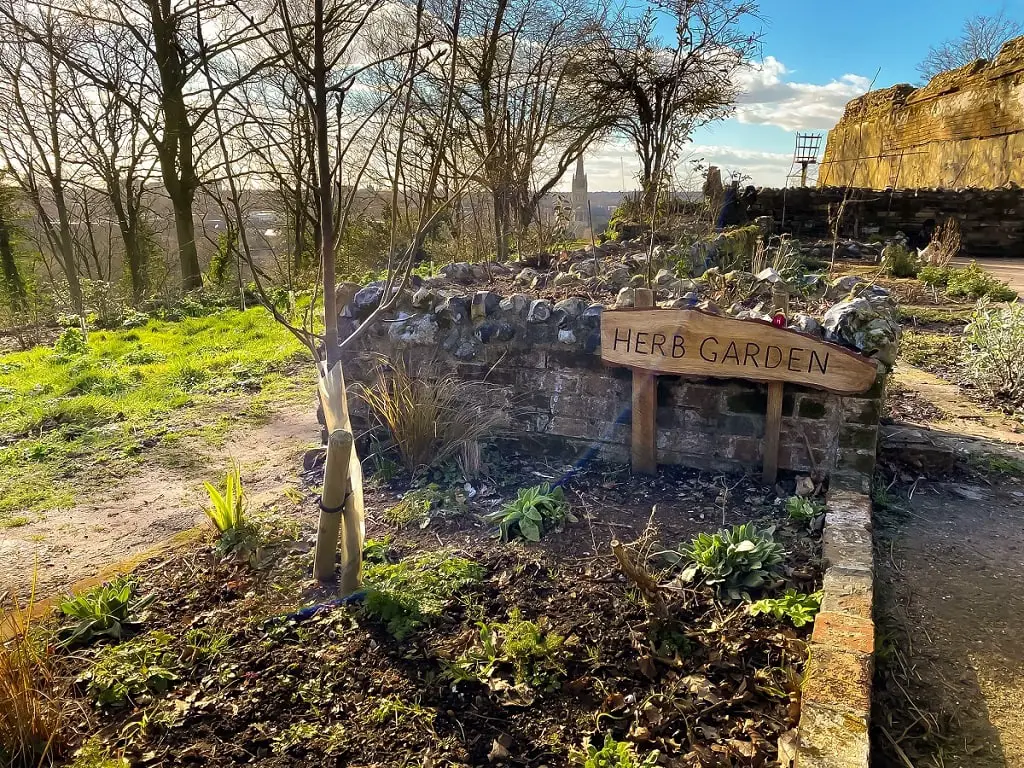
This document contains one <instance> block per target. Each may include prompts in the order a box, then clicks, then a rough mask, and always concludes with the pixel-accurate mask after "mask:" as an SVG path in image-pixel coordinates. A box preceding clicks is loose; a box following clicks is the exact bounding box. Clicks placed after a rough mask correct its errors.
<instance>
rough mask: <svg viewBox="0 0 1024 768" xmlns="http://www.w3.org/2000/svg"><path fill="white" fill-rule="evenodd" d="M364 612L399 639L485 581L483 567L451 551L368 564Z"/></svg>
mask: <svg viewBox="0 0 1024 768" xmlns="http://www.w3.org/2000/svg"><path fill="white" fill-rule="evenodd" d="M363 576H364V578H363V583H364V584H365V586H366V599H365V602H364V606H363V609H364V610H365V611H366V613H368V614H370V615H371V616H374V617H376V618H378V619H379V620H381V621H383V622H384V623H385V624H386V626H387V629H388V631H389V632H390V633H391V634H392V635H394V636H395V637H396V638H398V639H399V640H401V639H403V638H405V637H407V636H408V635H410V634H411V633H412V632H414V631H416V630H417V629H418V628H419V627H421V626H422V625H423V624H426V623H427V622H429V621H431V620H432V619H434V618H436V617H437V616H440V615H441V612H442V611H443V610H444V609H445V606H447V605H448V603H449V602H450V601H451V600H452V598H454V597H455V595H456V594H457V593H458V592H459V591H460V590H462V589H464V588H466V587H468V586H470V585H471V584H475V583H476V582H478V581H479V580H480V579H481V578H483V568H481V567H480V566H479V565H478V564H477V563H475V562H473V561H472V560H467V559H466V558H464V557H456V556H454V555H452V554H451V553H449V552H444V551H437V552H427V553H424V554H421V555H415V556H413V557H407V558H405V559H404V560H401V561H399V562H397V563H367V564H366V566H365V568H364V572H363Z"/></svg>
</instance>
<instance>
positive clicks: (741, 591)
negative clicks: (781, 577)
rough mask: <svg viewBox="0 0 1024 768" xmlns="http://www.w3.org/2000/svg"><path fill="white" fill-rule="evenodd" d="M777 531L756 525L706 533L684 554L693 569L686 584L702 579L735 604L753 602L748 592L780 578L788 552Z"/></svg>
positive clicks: (686, 572)
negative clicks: (774, 534)
mask: <svg viewBox="0 0 1024 768" xmlns="http://www.w3.org/2000/svg"><path fill="white" fill-rule="evenodd" d="M773 533H774V529H771V528H769V529H766V530H764V531H759V530H758V529H757V527H756V526H755V525H754V524H753V523H744V524H743V525H736V526H733V527H732V528H731V529H729V530H721V531H719V532H718V533H712V534H708V533H702V534H700V535H699V536H697V538H696V539H694V540H693V542H692V543H691V546H690V547H689V548H687V549H684V550H683V551H682V554H683V557H684V558H685V559H686V560H688V561H689V562H690V565H689V566H688V567H687V568H686V569H685V570H684V571H683V573H682V578H683V580H684V581H693V580H694V579H695V578H697V576H698V575H699V576H702V577H703V579H704V583H705V584H708V585H709V586H713V587H715V589H716V590H718V592H719V593H720V594H721V593H723V592H724V593H725V594H726V595H728V596H729V598H731V599H733V600H739V599H740V598H743V599H745V600H749V599H750V595H749V594H748V593H747V592H746V590H748V589H754V588H756V587H760V586H763V585H764V584H765V582H767V581H768V580H769V579H770V578H772V577H773V576H774V575H775V574H776V570H777V566H779V565H780V564H781V563H782V560H783V556H784V555H785V552H784V550H783V548H782V545H781V544H778V543H777V542H776V541H775V540H774V539H773V538H772V534H773Z"/></svg>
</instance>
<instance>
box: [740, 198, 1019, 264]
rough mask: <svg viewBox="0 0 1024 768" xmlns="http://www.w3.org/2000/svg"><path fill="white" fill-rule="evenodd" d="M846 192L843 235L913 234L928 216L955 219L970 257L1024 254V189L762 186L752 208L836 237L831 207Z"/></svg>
mask: <svg viewBox="0 0 1024 768" xmlns="http://www.w3.org/2000/svg"><path fill="white" fill-rule="evenodd" d="M844 197H845V198H846V200H847V203H846V208H845V210H844V214H843V219H842V222H841V226H840V229H839V234H840V236H841V237H847V238H853V239H856V240H862V241H863V240H867V239H869V238H870V237H872V236H878V237H882V238H885V237H891V236H893V235H895V234H896V233H897V232H903V233H904V234H906V235H914V234H916V233H918V232H920V231H921V228H922V226H923V224H924V222H925V221H927V220H928V219H934V220H935V221H936V222H942V221H944V220H945V219H947V218H954V219H956V220H957V221H958V222H959V223H960V227H961V230H962V232H963V241H964V246H965V248H966V253H967V255H968V256H971V257H973V258H983V257H1013V256H1024V189H994V190H983V189H965V190H954V189H911V190H896V191H887V192H876V191H873V190H870V189H851V190H847V189H845V188H841V187H817V188H810V187H804V188H795V189H762V190H761V191H760V192H759V193H758V199H757V204H756V205H755V206H754V208H753V209H752V211H751V212H752V213H753V214H754V215H757V216H771V217H772V218H773V219H774V220H775V224H776V227H775V228H776V231H778V232H787V233H790V234H793V235H795V236H798V237H802V238H820V239H831V237H832V232H831V223H830V221H829V215H830V214H829V211H830V209H831V210H832V211H835V210H838V208H839V205H840V204H841V203H842V202H843V199H844Z"/></svg>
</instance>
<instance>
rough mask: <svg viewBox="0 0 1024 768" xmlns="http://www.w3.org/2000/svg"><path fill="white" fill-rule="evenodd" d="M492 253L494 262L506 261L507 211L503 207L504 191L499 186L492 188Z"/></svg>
mask: <svg viewBox="0 0 1024 768" xmlns="http://www.w3.org/2000/svg"><path fill="white" fill-rule="evenodd" d="M492 198H493V200H494V251H495V261H499V262H502V263H504V262H506V261H508V209H507V208H506V207H505V190H504V187H502V186H501V185H497V186H495V188H494V192H493V194H492Z"/></svg>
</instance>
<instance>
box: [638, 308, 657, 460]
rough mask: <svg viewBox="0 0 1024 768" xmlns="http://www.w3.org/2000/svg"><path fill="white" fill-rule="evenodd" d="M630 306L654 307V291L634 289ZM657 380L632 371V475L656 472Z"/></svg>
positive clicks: (652, 375) (644, 373)
mask: <svg viewBox="0 0 1024 768" xmlns="http://www.w3.org/2000/svg"><path fill="white" fill-rule="evenodd" d="M633 306H635V307H636V308H637V309H651V308H653V307H654V291H652V290H651V289H650V288H637V289H636V290H635V291H634V299H633ZM657 412H658V377H657V376H656V375H655V374H652V373H646V372H644V371H636V370H634V371H633V451H632V468H633V472H634V473H637V474H642V475H654V474H657V472H658V447H657V437H658V430H657V426H656V420H657Z"/></svg>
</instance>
